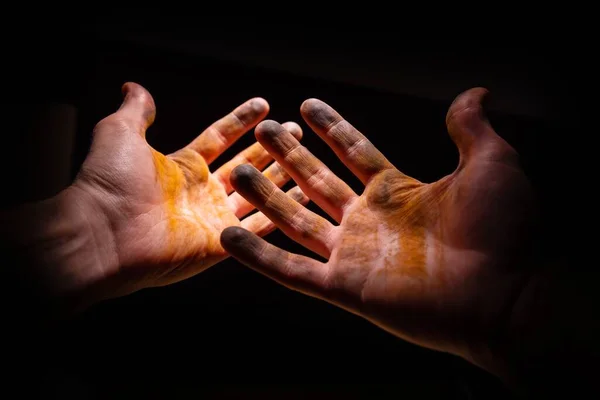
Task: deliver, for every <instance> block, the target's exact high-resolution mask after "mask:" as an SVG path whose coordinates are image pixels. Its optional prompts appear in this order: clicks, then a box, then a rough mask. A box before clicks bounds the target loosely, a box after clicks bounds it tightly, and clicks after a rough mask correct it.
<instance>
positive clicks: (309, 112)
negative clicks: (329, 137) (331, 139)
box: [300, 98, 339, 128]
mask: <svg viewBox="0 0 600 400" xmlns="http://www.w3.org/2000/svg"><path fill="white" fill-rule="evenodd" d="M300 114H302V117H303V118H304V120H305V121H306V122H307V123H308V124H309V125H311V126H313V127H318V128H325V127H327V126H329V125H330V124H332V123H333V122H335V121H336V120H337V119H338V118H339V116H338V115H337V113H336V112H335V110H334V109H333V108H332V107H331V106H329V105H328V104H327V103H325V102H323V101H321V100H319V99H315V98H311V99H307V100H305V101H304V102H303V103H302V105H301V106H300Z"/></svg>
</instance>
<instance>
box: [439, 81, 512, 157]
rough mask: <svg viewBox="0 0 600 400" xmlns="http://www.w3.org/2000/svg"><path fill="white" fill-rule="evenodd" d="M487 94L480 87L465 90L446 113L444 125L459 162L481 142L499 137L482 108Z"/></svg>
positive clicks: (472, 153)
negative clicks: (455, 147) (457, 154)
mask: <svg viewBox="0 0 600 400" xmlns="http://www.w3.org/2000/svg"><path fill="white" fill-rule="evenodd" d="M487 95H488V90H487V89H485V88H481V87H476V88H472V89H469V90H466V91H464V92H463V93H461V94H459V95H458V96H457V97H456V98H455V99H454V101H453V102H452V104H451V105H450V108H449V110H448V113H447V114H446V127H447V128H448V133H449V134H450V137H451V138H452V140H453V141H454V143H455V144H456V146H457V147H458V151H459V152H460V159H461V163H463V162H467V161H469V159H471V158H472V157H473V156H474V155H475V154H477V150H479V149H481V148H482V147H483V146H482V144H486V143H490V142H494V141H497V140H498V139H500V137H499V136H498V135H497V134H496V132H495V131H494V129H493V128H492V126H491V125H490V122H489V121H488V119H487V117H486V115H485V112H484V110H483V101H484V100H485V99H486V97H487ZM500 140H501V139H500Z"/></svg>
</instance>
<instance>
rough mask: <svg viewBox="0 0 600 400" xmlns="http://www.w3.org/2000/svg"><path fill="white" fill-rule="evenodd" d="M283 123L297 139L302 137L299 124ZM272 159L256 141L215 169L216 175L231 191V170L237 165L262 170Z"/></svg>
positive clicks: (229, 191)
mask: <svg viewBox="0 0 600 400" xmlns="http://www.w3.org/2000/svg"><path fill="white" fill-rule="evenodd" d="M283 125H284V126H285V127H286V129H287V130H288V131H289V132H290V133H291V134H292V135H293V136H294V137H295V138H296V139H298V140H300V139H301V138H302V129H301V128H300V126H299V125H298V124H296V123H294V122H286V123H285V124H283ZM271 160H273V158H272V157H271V155H270V154H269V153H268V152H267V151H266V150H265V149H264V147H262V145H261V144H260V143H254V144H253V145H252V146H250V147H248V148H247V149H245V150H244V151H242V152H241V153H239V154H237V155H236V156H235V157H233V158H232V159H231V160H230V161H228V162H226V163H225V164H223V165H222V166H221V167H220V168H219V169H217V170H216V171H215V177H216V178H217V179H218V180H219V181H220V182H221V184H223V187H225V191H226V192H227V193H231V192H232V191H233V187H232V186H231V183H230V182H229V174H231V171H232V170H233V169H234V168H235V167H237V166H238V165H241V164H252V165H254V166H255V167H256V168H258V169H259V170H262V169H263V168H264V167H266V166H267V164H269V162H270V161H271Z"/></svg>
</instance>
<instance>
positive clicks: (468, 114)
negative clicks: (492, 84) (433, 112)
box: [446, 87, 489, 125]
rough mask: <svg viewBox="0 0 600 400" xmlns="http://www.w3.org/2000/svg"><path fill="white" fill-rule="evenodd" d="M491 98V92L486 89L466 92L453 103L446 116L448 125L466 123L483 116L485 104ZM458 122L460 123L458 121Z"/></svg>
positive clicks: (472, 89)
mask: <svg viewBox="0 0 600 400" xmlns="http://www.w3.org/2000/svg"><path fill="white" fill-rule="evenodd" d="M488 97H489V90H488V89H486V88H484V87H474V88H471V89H468V90H465V91H464V92H462V93H461V94H459V95H458V96H456V98H455V99H454V101H453V102H452V104H451V105H450V107H449V108H448V113H447V114H446V124H447V125H450V124H451V123H453V122H458V123H459V124H460V123H461V122H464V120H467V119H472V118H473V117H475V116H477V117H480V116H481V115H482V114H483V103H484V101H485V100H486V99H487V98H488ZM457 120H458V121H457Z"/></svg>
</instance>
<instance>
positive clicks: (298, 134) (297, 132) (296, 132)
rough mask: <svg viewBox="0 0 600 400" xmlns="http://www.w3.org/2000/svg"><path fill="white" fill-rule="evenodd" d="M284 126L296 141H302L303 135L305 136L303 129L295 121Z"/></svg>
mask: <svg viewBox="0 0 600 400" xmlns="http://www.w3.org/2000/svg"><path fill="white" fill-rule="evenodd" d="M282 126H283V127H284V129H285V130H286V131H288V132H289V133H291V134H292V136H293V137H295V138H296V140H300V139H302V135H303V133H302V128H300V125H298V124H297V123H295V122H293V121H288V122H286V123H284V124H283V125H282Z"/></svg>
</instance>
